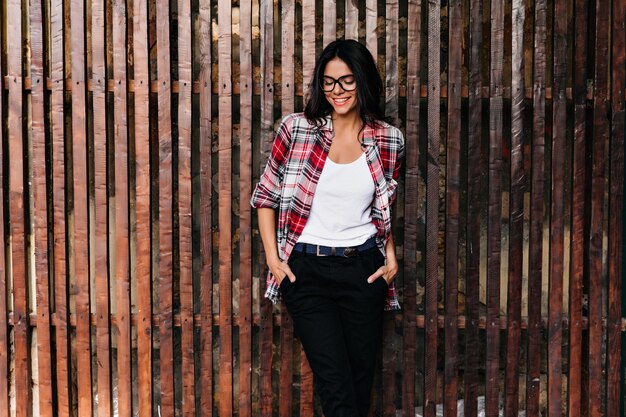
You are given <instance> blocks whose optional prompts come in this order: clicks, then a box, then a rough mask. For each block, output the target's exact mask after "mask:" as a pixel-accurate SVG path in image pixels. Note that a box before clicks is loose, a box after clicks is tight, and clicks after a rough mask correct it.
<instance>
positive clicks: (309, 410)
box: [300, 0, 350, 417]
mask: <svg viewBox="0 0 626 417" xmlns="http://www.w3.org/2000/svg"><path fill="white" fill-rule="evenodd" d="M347 1H350V0H347ZM346 33H347V27H346ZM346 37H347V35H346ZM302 50H303V51H315V0H302ZM314 68H315V54H314V53H303V54H302V78H303V79H302V82H303V86H302V91H304V92H306V93H305V100H306V97H308V94H310V91H309V87H310V85H311V78H312V76H313V69H314ZM305 102H306V101H305ZM300 416H301V417H312V416H313V372H312V371H311V367H310V366H309V362H308V360H307V358H306V354H305V353H304V350H301V351H300Z"/></svg>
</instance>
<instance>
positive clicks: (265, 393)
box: [259, 2, 314, 417]
mask: <svg viewBox="0 0 626 417" xmlns="http://www.w3.org/2000/svg"><path fill="white" fill-rule="evenodd" d="M259 14H260V22H261V28H262V29H261V39H262V42H261V60H260V62H261V86H262V89H261V132H260V133H261V144H260V149H261V157H260V158H259V164H260V166H261V169H263V168H262V167H263V166H264V165H265V163H266V161H267V158H268V156H269V152H270V149H271V146H272V141H273V139H274V130H273V123H274V115H273V107H274V59H273V55H274V8H273V5H272V3H271V2H261V4H260V10H259ZM313 19H314V17H313ZM260 246H261V247H260V249H261V250H260V251H259V267H260V268H259V269H260V271H262V275H261V281H262V282H263V281H265V274H266V273H267V265H266V262H265V251H264V250H263V248H262V246H263V245H260ZM259 289H260V294H259V296H260V298H261V306H260V315H261V324H260V328H259V356H260V366H259V374H260V375H259V379H260V385H261V386H260V387H259V398H260V403H261V404H260V408H261V410H260V411H261V413H260V414H261V416H262V417H270V416H272V332H273V317H272V309H273V306H272V303H271V302H270V301H269V300H267V299H265V298H264V297H263V294H264V293H265V285H259Z"/></svg>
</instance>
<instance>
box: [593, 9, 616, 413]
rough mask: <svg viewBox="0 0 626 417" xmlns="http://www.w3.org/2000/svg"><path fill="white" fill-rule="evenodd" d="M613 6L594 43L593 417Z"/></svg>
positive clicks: (600, 16)
mask: <svg viewBox="0 0 626 417" xmlns="http://www.w3.org/2000/svg"><path fill="white" fill-rule="evenodd" d="M610 11H611V10H610V8H609V7H607V6H606V5H605V4H601V3H597V4H596V21H595V29H596V33H595V45H594V49H595V52H594V56H595V63H594V100H593V142H592V146H591V148H592V151H591V155H592V156H591V207H590V215H591V219H590V225H589V234H588V239H589V242H588V256H589V261H588V262H589V289H588V306H589V307H588V308H589V312H588V317H589V333H588V336H589V350H588V352H589V417H598V416H600V415H602V414H603V411H602V402H603V401H602V400H603V398H602V397H603V394H602V392H603V391H604V389H605V387H606V386H605V382H606V379H605V378H603V376H602V373H603V371H602V368H603V366H602V363H603V359H602V337H603V329H602V315H603V303H604V302H605V300H603V296H602V287H603V284H602V281H603V276H602V263H603V261H602V250H603V240H604V233H603V230H602V229H603V218H604V215H605V212H604V211H605V209H604V206H605V198H604V197H605V194H604V193H605V191H604V190H605V182H606V178H605V169H606V168H605V167H606V160H607V154H606V150H607V149H606V146H607V143H608V139H609V124H608V121H609V119H610V116H609V114H610V113H609V112H610V108H609V105H610V101H609V100H610V96H609V79H608V69H609V62H610V55H609V49H608V47H609V30H608V28H609V27H610V26H609V25H610V20H609V16H610Z"/></svg>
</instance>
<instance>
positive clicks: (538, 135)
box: [526, 0, 546, 417]
mask: <svg viewBox="0 0 626 417" xmlns="http://www.w3.org/2000/svg"><path fill="white" fill-rule="evenodd" d="M534 18H535V42H534V68H533V74H534V81H533V139H532V156H531V158H532V161H531V186H530V187H531V190H530V192H531V195H530V230H529V233H530V237H529V250H528V264H529V265H528V305H529V306H532V308H529V309H528V342H527V343H528V346H527V349H528V359H527V379H526V412H527V415H528V416H529V417H537V416H539V400H540V399H539V395H540V387H541V281H542V253H543V204H544V202H543V187H544V185H543V184H544V170H545V167H544V153H545V150H544V148H545V134H546V132H545V124H546V121H545V116H546V108H545V106H546V103H545V92H546V2H545V0H538V1H537V2H536V3H535V16H534Z"/></svg>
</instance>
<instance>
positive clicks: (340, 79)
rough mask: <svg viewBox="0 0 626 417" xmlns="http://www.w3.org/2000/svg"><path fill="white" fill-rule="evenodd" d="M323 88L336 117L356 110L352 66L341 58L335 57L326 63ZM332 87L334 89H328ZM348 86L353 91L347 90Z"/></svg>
mask: <svg viewBox="0 0 626 417" xmlns="http://www.w3.org/2000/svg"><path fill="white" fill-rule="evenodd" d="M322 88H323V90H324V94H325V96H326V100H328V102H329V103H330V105H331V106H332V108H333V116H334V117H338V116H340V117H345V116H347V115H351V114H352V113H353V112H356V106H357V93H356V81H355V80H354V77H353V76H352V70H351V69H350V67H348V65H347V64H346V63H345V62H344V61H342V60H341V59H340V58H333V59H331V60H330V61H328V63H327V64H326V67H325V68H324V78H323V79H322ZM330 88H332V90H330V91H326V90H327V89H330ZM346 88H347V89H348V90H352V91H346V90H345V89H346Z"/></svg>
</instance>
